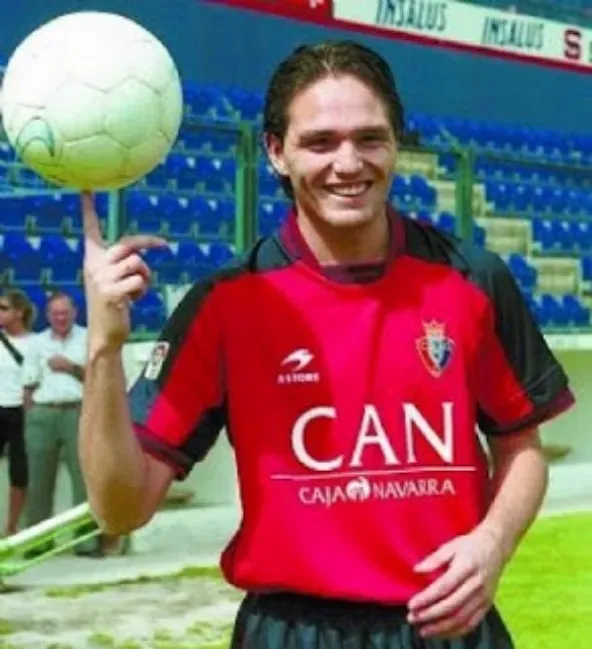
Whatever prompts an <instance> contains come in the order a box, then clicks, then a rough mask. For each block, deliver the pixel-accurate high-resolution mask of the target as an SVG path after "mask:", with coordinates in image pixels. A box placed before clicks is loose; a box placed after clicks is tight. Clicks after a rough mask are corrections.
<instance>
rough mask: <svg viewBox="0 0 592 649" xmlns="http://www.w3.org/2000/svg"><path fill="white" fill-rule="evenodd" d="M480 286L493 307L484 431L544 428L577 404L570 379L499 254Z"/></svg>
mask: <svg viewBox="0 0 592 649" xmlns="http://www.w3.org/2000/svg"><path fill="white" fill-rule="evenodd" d="M480 283H481V285H482V286H481V287H482V288H483V289H484V290H485V293H486V295H487V298H488V308H487V314H486V317H485V318H484V325H483V336H482V343H481V348H480V354H479V358H480V364H479V368H478V372H477V375H478V385H477V390H478V423H479V427H480V429H481V430H482V431H483V432H484V433H485V434H488V435H494V434H503V433H511V432H517V431H520V430H524V429H526V428H532V427H535V426H538V425H540V424H542V423H544V422H545V421H548V420H550V419H552V418H553V417H555V416H557V415H558V414H559V413H561V412H563V411H564V410H566V409H567V408H569V407H570V406H571V405H572V404H573V403H574V397H573V395H572V393H571V390H570V388H569V381H568V377H567V376H566V374H565V372H564V370H563V368H562V366H561V364H560V363H559V361H558V360H557V358H556V357H555V356H554V354H553V352H552V351H551V349H550V348H549V346H548V345H547V342H546V341H545V338H544V336H543V334H542V332H541V331H540V329H539V327H538V325H537V323H536V321H535V319H534V316H533V314H532V312H531V310H530V308H529V307H528V305H527V303H526V301H525V299H524V297H523V295H522V293H521V291H520V289H519V288H518V286H517V284H516V282H515V280H514V278H513V276H512V274H511V273H510V270H509V269H508V267H507V266H506V265H505V263H504V262H503V261H502V259H501V258H499V257H498V256H497V255H493V254H489V256H488V262H487V264H486V266H485V268H484V269H482V270H481V273H480Z"/></svg>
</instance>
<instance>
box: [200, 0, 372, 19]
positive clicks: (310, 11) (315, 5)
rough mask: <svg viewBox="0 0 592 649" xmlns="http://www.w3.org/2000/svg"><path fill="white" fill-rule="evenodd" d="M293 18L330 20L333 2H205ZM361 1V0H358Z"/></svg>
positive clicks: (209, 0)
mask: <svg viewBox="0 0 592 649" xmlns="http://www.w3.org/2000/svg"><path fill="white" fill-rule="evenodd" d="M207 1H208V2H214V3H216V2H217V3H218V4H227V5H232V6H234V7H242V8H243V9H255V10H257V11H263V12H265V13H270V14H276V15H279V16H290V17H294V18H298V17H301V18H311V17H315V16H316V17H318V18H331V17H332V15H333V0H207ZM360 1H362V0H360Z"/></svg>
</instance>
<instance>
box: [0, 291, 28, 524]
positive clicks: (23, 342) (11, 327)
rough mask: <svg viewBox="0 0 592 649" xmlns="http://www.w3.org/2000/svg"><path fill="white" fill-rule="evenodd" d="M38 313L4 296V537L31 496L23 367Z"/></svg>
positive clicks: (16, 297)
mask: <svg viewBox="0 0 592 649" xmlns="http://www.w3.org/2000/svg"><path fill="white" fill-rule="evenodd" d="M34 315H35V310H34V308H33V305H32V304H31V302H30V301H29V299H28V297H27V296H26V294H25V293H23V292H22V291H18V290H7V291H4V292H3V293H2V295H0V343H1V344H0V455H2V454H3V452H4V450H5V449H7V450H8V476H9V481H10V490H9V496H8V514H7V517H6V524H5V527H4V534H5V535H6V536H10V535H12V534H15V533H16V532H17V529H18V523H19V520H20V517H21V514H22V511H23V508H24V505H25V497H26V493H27V491H26V490H27V481H28V470H27V454H26V451H25V438H24V415H23V388H22V385H23V377H22V363H23V358H24V356H25V353H26V351H27V347H28V344H29V342H30V340H31V338H32V335H31V333H30V330H31V326H32V324H33V319H34Z"/></svg>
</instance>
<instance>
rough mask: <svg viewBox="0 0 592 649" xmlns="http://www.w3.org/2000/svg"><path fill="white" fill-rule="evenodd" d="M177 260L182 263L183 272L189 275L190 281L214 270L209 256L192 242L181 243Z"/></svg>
mask: <svg viewBox="0 0 592 649" xmlns="http://www.w3.org/2000/svg"><path fill="white" fill-rule="evenodd" d="M177 260H178V261H179V262H181V263H182V265H183V271H184V272H185V273H187V276H188V278H189V280H190V281H195V280H196V279H199V278H201V277H203V276H204V275H205V274H207V273H208V272H210V271H211V270H212V264H211V261H210V260H209V258H208V256H207V254H206V253H205V252H204V251H203V250H202V248H201V247H200V246H199V244H198V243H196V242H195V241H192V240H183V241H180V242H179V247H178V249H177Z"/></svg>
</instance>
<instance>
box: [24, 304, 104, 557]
mask: <svg viewBox="0 0 592 649" xmlns="http://www.w3.org/2000/svg"><path fill="white" fill-rule="evenodd" d="M47 320H48V322H49V327H48V328H47V329H45V330H44V331H42V332H40V333H39V334H37V335H36V336H35V338H34V339H33V341H32V343H31V345H30V346H29V350H28V352H27V354H26V357H25V364H24V386H25V388H24V390H25V408H26V418H25V419H26V426H25V430H26V445H27V453H28V457H29V469H30V481H29V498H28V504H27V514H26V518H27V525H28V526H31V525H35V524H36V523H39V522H41V521H44V520H46V519H47V518H50V517H51V516H52V515H53V504H54V495H55V488H56V478H57V473H58V467H59V462H60V458H61V457H63V459H64V460H65V463H66V466H67V469H68V472H69V474H70V480H71V484H72V501H73V505H78V504H80V503H83V502H85V501H86V489H85V486H84V479H83V476H82V472H81V470H80V462H79V454H78V426H79V418H80V406H81V401H82V384H83V381H84V372H85V365H86V349H87V332H86V329H85V328H84V327H81V326H79V325H77V324H75V320H76V308H75V306H74V303H73V302H72V299H71V298H70V296H68V295H67V294H65V293H61V292H59V293H54V294H53V295H51V296H50V297H49V299H48V301H47ZM43 550H44V548H42V549H40V551H43ZM95 550H96V543H95V541H92V542H86V543H83V544H81V545H79V546H78V547H77V552H78V553H79V554H88V553H92V552H95Z"/></svg>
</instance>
